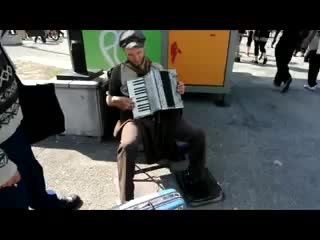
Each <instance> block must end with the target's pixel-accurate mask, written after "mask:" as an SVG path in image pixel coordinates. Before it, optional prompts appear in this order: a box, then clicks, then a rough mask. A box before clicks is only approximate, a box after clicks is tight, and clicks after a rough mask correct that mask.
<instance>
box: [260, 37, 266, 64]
mask: <svg viewBox="0 0 320 240" xmlns="http://www.w3.org/2000/svg"><path fill="white" fill-rule="evenodd" d="M266 44H267V42H262V41H260V52H261V56H262V57H263V64H266V63H267V60H268V59H267V52H266V48H265V46H266Z"/></svg>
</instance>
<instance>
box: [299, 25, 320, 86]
mask: <svg viewBox="0 0 320 240" xmlns="http://www.w3.org/2000/svg"><path fill="white" fill-rule="evenodd" d="M319 40H320V30H312V31H310V32H309V35H308V36H307V38H306V39H305V40H304V41H303V43H302V47H304V48H307V46H309V70H308V83H307V84H305V85H304V88H305V89H307V90H311V91H314V90H316V88H317V78H318V74H319V69H320V42H319Z"/></svg>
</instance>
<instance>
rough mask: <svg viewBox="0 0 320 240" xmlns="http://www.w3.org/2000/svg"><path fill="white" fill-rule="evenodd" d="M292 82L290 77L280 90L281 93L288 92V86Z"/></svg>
mask: <svg viewBox="0 0 320 240" xmlns="http://www.w3.org/2000/svg"><path fill="white" fill-rule="evenodd" d="M291 82H292V78H291V77H290V78H289V79H288V80H287V81H286V82H285V83H284V86H283V88H282V91H281V92H282V93H285V92H287V91H288V90H289V87H290V84H291Z"/></svg>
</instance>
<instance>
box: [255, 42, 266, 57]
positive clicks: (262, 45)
mask: <svg viewBox="0 0 320 240" xmlns="http://www.w3.org/2000/svg"><path fill="white" fill-rule="evenodd" d="M266 43H267V42H264V41H256V40H255V41H254V55H255V56H256V57H257V56H258V55H259V50H260V52H261V53H265V52H266V48H265V46H266Z"/></svg>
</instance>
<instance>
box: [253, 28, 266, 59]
mask: <svg viewBox="0 0 320 240" xmlns="http://www.w3.org/2000/svg"><path fill="white" fill-rule="evenodd" d="M269 34H270V30H255V31H254V57H255V59H254V61H253V62H254V63H258V56H259V50H260V52H261V56H260V58H259V60H260V59H262V58H263V64H266V63H267V60H268V59H267V53H266V48H265V46H266V44H267V41H268V39H269Z"/></svg>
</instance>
